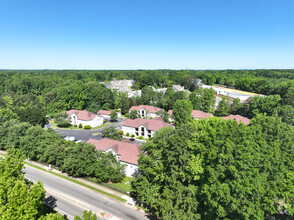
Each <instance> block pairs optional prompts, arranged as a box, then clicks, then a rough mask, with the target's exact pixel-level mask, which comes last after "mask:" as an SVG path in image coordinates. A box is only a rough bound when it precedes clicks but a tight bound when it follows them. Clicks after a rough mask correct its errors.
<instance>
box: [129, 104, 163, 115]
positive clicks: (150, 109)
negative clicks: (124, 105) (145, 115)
mask: <svg viewBox="0 0 294 220" xmlns="http://www.w3.org/2000/svg"><path fill="white" fill-rule="evenodd" d="M141 109H144V110H146V111H148V112H151V113H156V112H159V111H161V110H163V109H162V108H158V107H155V106H152V105H138V106H132V107H131V108H130V111H133V110H136V111H139V110H141Z"/></svg>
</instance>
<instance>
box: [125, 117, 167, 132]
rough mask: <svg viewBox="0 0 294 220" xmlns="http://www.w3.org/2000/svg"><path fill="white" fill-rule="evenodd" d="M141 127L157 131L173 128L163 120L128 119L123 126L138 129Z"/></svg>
mask: <svg viewBox="0 0 294 220" xmlns="http://www.w3.org/2000/svg"><path fill="white" fill-rule="evenodd" d="M140 125H144V126H145V127H146V128H147V129H148V130H151V131H157V130H159V129H161V128H163V127H168V126H171V125H170V124H169V123H166V122H164V121H163V120H162V118H160V117H158V118H154V119H147V118H136V119H127V120H125V122H124V123H123V124H122V126H126V127H133V128H138V127H139V126H140Z"/></svg>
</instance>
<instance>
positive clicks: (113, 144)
mask: <svg viewBox="0 0 294 220" xmlns="http://www.w3.org/2000/svg"><path fill="white" fill-rule="evenodd" d="M87 143H90V144H93V145H94V146H95V147H96V150H102V151H106V150H108V149H109V148H111V149H112V150H114V151H115V153H117V154H118V155H120V158H119V160H120V161H124V162H128V163H132V164H136V165H138V159H139V154H140V149H139V146H138V145H136V144H132V143H127V142H125V141H116V140H112V139H109V138H103V139H101V140H95V139H92V138H91V139H89V140H88V141H87Z"/></svg>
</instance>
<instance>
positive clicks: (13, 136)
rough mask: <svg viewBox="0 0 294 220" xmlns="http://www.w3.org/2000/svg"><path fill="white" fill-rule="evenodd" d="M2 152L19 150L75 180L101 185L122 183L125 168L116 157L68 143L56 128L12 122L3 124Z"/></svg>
mask: <svg viewBox="0 0 294 220" xmlns="http://www.w3.org/2000/svg"><path fill="white" fill-rule="evenodd" d="M0 149H1V150H11V149H17V150H19V151H20V152H21V153H22V154H23V155H24V156H25V157H26V158H29V159H31V160H35V161H40V162H45V163H47V164H52V165H54V166H57V167H58V168H59V170H60V171H62V172H64V173H67V174H68V175H70V176H74V177H85V176H87V177H92V178H93V179H95V180H96V181H97V182H108V181H112V182H120V181H121V180H122V179H123V178H124V176H125V175H124V166H123V165H121V164H120V163H119V161H117V160H116V158H115V157H114V156H113V155H112V154H107V153H103V152H102V151H97V150H95V147H94V146H93V145H90V144H87V143H75V142H71V141H65V140H64V139H62V138H61V135H59V134H57V133H56V132H55V131H54V130H53V129H48V130H44V129H43V128H41V127H40V126H32V125H31V124H29V123H27V122H18V121H16V120H10V121H7V122H4V123H3V124H1V125H0Z"/></svg>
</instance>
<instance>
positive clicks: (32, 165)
mask: <svg viewBox="0 0 294 220" xmlns="http://www.w3.org/2000/svg"><path fill="white" fill-rule="evenodd" d="M24 163H25V164H27V165H29V166H31V167H34V168H37V169H39V170H42V171H46V172H47V170H46V169H44V168H42V167H39V166H36V165H34V164H31V163H28V162H24Z"/></svg>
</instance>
